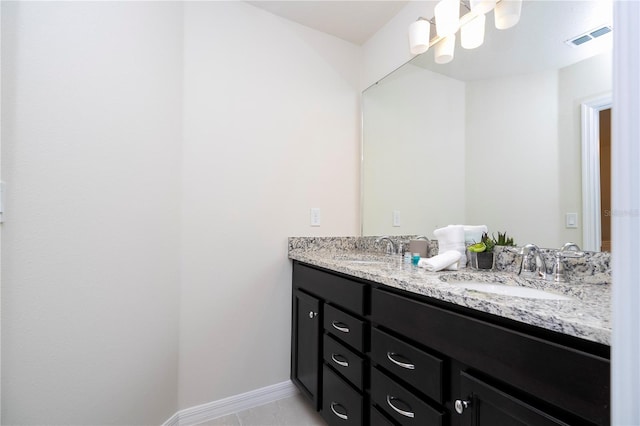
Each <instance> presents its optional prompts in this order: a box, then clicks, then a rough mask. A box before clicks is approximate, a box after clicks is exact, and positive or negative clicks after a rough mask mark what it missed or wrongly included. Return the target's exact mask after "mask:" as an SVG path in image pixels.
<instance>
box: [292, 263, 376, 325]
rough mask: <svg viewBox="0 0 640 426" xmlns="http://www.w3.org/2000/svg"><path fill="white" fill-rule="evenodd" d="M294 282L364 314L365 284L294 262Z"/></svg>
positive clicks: (357, 312) (348, 308)
mask: <svg viewBox="0 0 640 426" xmlns="http://www.w3.org/2000/svg"><path fill="white" fill-rule="evenodd" d="M293 282H294V285H296V286H297V287H299V288H303V289H304V290H305V291H307V292H309V293H312V294H314V295H316V296H318V297H320V298H321V299H324V300H327V301H329V302H334V303H337V304H339V305H340V306H343V307H344V308H345V309H347V310H349V311H352V312H354V313H356V314H358V315H363V314H364V291H365V285H364V284H362V283H359V282H356V281H352V280H349V279H347V278H342V277H340V276H337V275H333V274H330V273H328V272H323V271H319V270H317V269H314V268H310V267H308V266H306V265H303V264H300V263H298V262H294V263H293Z"/></svg>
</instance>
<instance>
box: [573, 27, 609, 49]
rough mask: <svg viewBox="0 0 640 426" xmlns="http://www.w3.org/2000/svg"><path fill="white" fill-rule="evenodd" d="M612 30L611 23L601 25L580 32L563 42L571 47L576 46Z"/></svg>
mask: <svg viewBox="0 0 640 426" xmlns="http://www.w3.org/2000/svg"><path fill="white" fill-rule="evenodd" d="M611 31H612V28H611V25H603V26H600V27H597V28H594V29H592V30H590V31H587V32H586V33H584V34H580V35H578V36H576V37H573V38H571V39H569V40H567V41H565V43H567V44H568V45H569V46H571V47H578V46H580V45H581V44H585V43H587V42H589V41H591V40H594V39H596V38H598V37H600V36H603V35H605V34H609V33H610V32H611Z"/></svg>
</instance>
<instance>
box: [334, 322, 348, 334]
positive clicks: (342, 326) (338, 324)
mask: <svg viewBox="0 0 640 426" xmlns="http://www.w3.org/2000/svg"><path fill="white" fill-rule="evenodd" d="M331 325H332V326H333V328H335V329H336V330H338V331H342V332H343V333H348V332H349V327H348V326H347V325H346V324H343V323H341V322H338V321H333V322H332V323H331Z"/></svg>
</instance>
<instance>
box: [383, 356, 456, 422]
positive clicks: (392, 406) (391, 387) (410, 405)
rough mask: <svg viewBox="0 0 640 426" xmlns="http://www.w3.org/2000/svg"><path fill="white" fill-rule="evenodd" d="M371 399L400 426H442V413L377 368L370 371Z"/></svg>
mask: <svg viewBox="0 0 640 426" xmlns="http://www.w3.org/2000/svg"><path fill="white" fill-rule="evenodd" d="M371 399H372V400H373V401H374V402H375V403H376V404H377V405H378V406H379V407H380V408H381V409H382V410H384V411H385V412H386V413H387V414H389V415H390V416H391V418H393V419H394V420H395V421H397V422H398V423H400V424H401V425H422V426H442V424H443V421H444V413H442V412H441V411H439V410H436V409H435V408H433V407H431V406H430V405H429V404H427V403H426V402H424V401H422V400H421V399H420V398H418V397H417V396H415V395H414V394H413V393H411V392H410V391H408V390H406V389H405V388H403V387H402V386H400V385H399V384H397V383H396V382H394V381H393V380H392V379H391V378H389V377H387V376H386V375H385V374H384V373H382V372H381V371H379V370H378V369H377V368H372V369H371Z"/></svg>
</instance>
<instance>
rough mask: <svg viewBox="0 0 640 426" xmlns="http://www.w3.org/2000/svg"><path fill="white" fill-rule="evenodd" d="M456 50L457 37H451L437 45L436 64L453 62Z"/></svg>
mask: <svg viewBox="0 0 640 426" xmlns="http://www.w3.org/2000/svg"><path fill="white" fill-rule="evenodd" d="M455 48H456V35H455V34H453V35H450V36H447V37H445V38H443V39H442V40H440V41H439V42H438V44H436V54H435V60H436V64H441V65H442V64H448V63H449V62H451V61H452V60H453V53H454V51H455Z"/></svg>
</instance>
